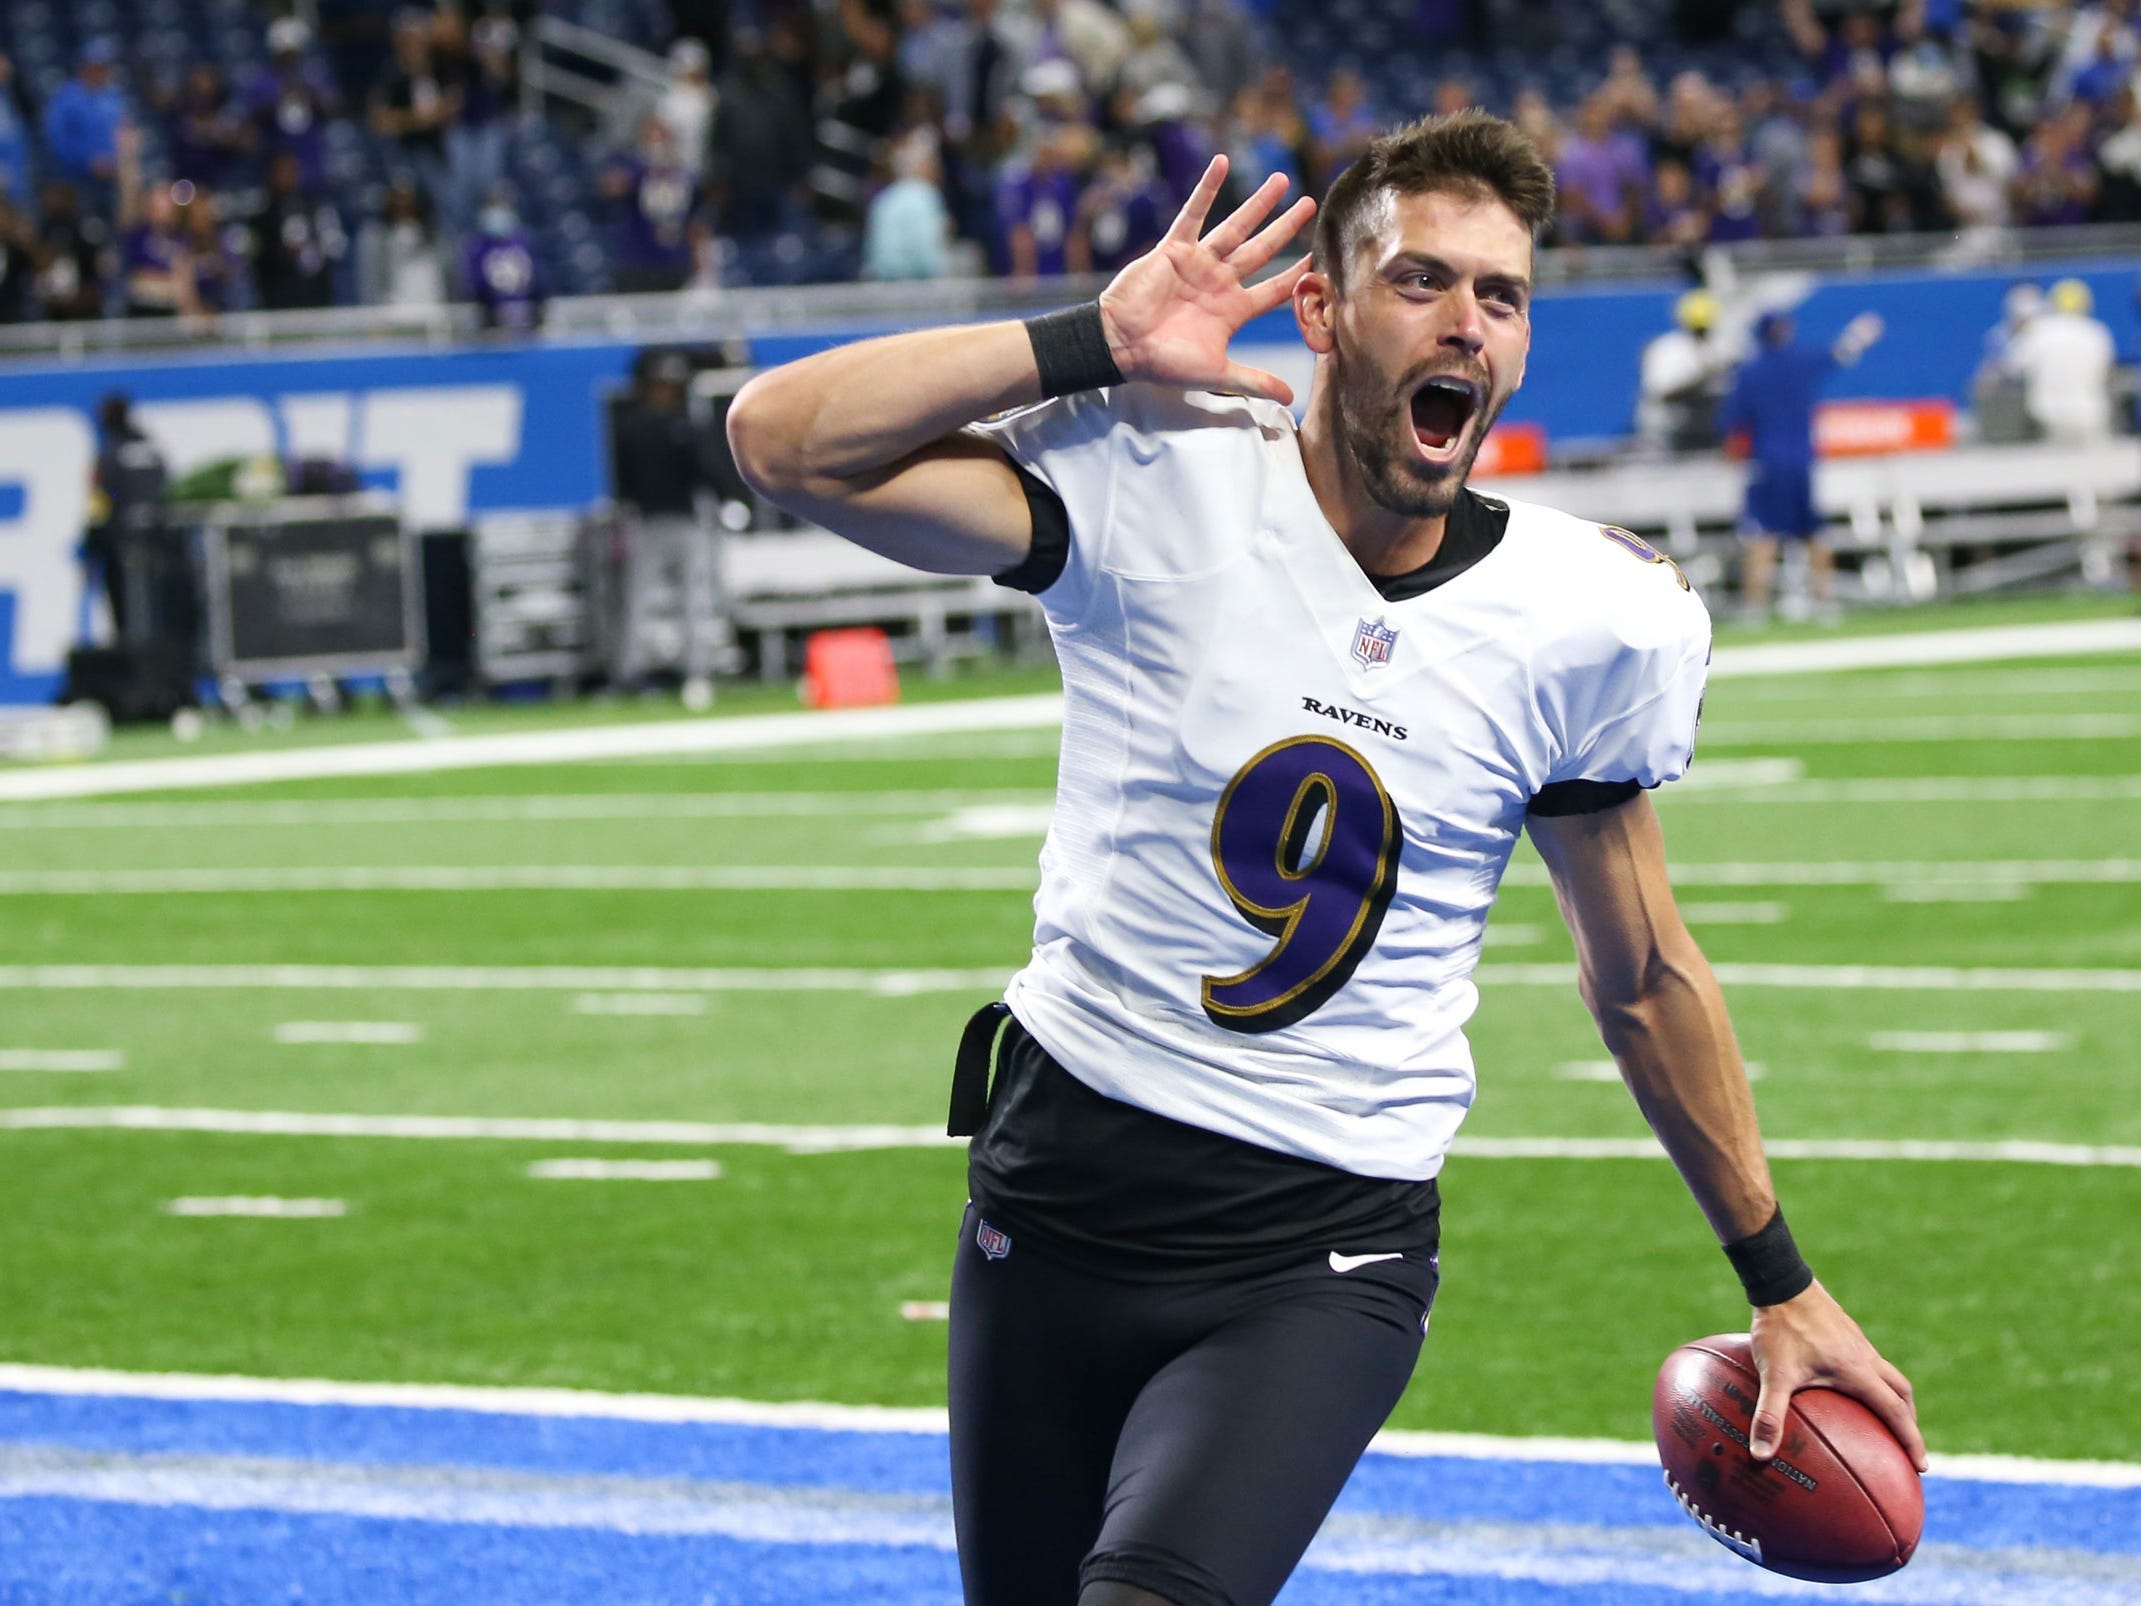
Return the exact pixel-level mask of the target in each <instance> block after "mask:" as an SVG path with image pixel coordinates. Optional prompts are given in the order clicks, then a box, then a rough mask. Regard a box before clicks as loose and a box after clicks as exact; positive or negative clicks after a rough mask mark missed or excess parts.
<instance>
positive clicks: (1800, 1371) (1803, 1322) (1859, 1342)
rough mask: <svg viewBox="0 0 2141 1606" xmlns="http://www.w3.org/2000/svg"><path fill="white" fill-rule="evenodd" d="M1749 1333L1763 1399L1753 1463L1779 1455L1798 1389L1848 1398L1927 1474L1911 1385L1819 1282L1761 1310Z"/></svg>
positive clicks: (1758, 1406) (1758, 1405) (1758, 1412)
mask: <svg viewBox="0 0 2141 1606" xmlns="http://www.w3.org/2000/svg"><path fill="white" fill-rule="evenodd" d="M1753 1332H1754V1359H1755V1366H1756V1368H1757V1369H1758V1370H1759V1371H1760V1372H1761V1374H1762V1397H1761V1398H1760V1399H1759V1400H1757V1401H1756V1402H1755V1408H1754V1432H1753V1433H1752V1435H1750V1437H1751V1439H1752V1443H1750V1444H1749V1446H1748V1449H1749V1451H1750V1452H1751V1453H1752V1454H1753V1456H1754V1458H1755V1459H1756V1460H1758V1461H1767V1460H1768V1459H1769V1458H1770V1457H1771V1456H1773V1455H1775V1454H1776V1453H1777V1441H1778V1440H1779V1439H1780V1438H1781V1437H1782V1436H1783V1432H1784V1412H1785V1408H1786V1407H1787V1406H1788V1405H1790V1404H1791V1398H1792V1395H1793V1394H1794V1393H1796V1392H1797V1391H1798V1390H1800V1389H1805V1388H1826V1389H1834V1390H1836V1392H1837V1393H1839V1394H1848V1395H1850V1396H1851V1397H1852V1398H1853V1399H1855V1400H1857V1401H1859V1402H1860V1403H1861V1404H1862V1405H1864V1406H1866V1407H1867V1408H1868V1409H1869V1410H1871V1411H1872V1412H1873V1414H1874V1415H1875V1416H1877V1417H1879V1418H1880V1419H1881V1421H1882V1422H1883V1423H1885V1424H1886V1425H1887V1428H1888V1431H1889V1432H1891V1433H1893V1434H1894V1435H1895V1436H1896V1440H1897V1442H1898V1443H1900V1444H1901V1445H1902V1446H1903V1449H1904V1453H1905V1454H1907V1455H1908V1456H1909V1457H1910V1458H1911V1465H1912V1466H1914V1467H1916V1468H1917V1469H1918V1470H1919V1471H1920V1472H1923V1471H1924V1470H1925V1435H1924V1434H1922V1433H1920V1432H1919V1431H1918V1407H1917V1405H1916V1404H1915V1403H1914V1402H1913V1401H1912V1398H1911V1383H1910V1379H1909V1378H1907V1377H1905V1376H1904V1375H1903V1374H1902V1373H1901V1372H1900V1371H1898V1370H1897V1369H1896V1368H1895V1367H1894V1366H1891V1365H1890V1364H1889V1363H1888V1362H1887V1361H1886V1360H1884V1359H1883V1358H1882V1356H1881V1353H1880V1352H1879V1351H1878V1350H1876V1349H1875V1348H1874V1347H1873V1344H1872V1343H1871V1341H1870V1340H1868V1339H1867V1337H1866V1335H1865V1334H1864V1333H1862V1332H1860V1331H1859V1325H1858V1323H1857V1322H1855V1321H1853V1320H1852V1319H1851V1318H1850V1316H1849V1315H1848V1314H1846V1313H1845V1311H1844V1308H1843V1306H1841V1305H1839V1304H1837V1302H1836V1300H1835V1298H1834V1297H1833V1296H1831V1294H1830V1293H1829V1291H1828V1290H1827V1289H1826V1288H1823V1287H1822V1286H1821V1284H1820V1283H1818V1282H1817V1283H1814V1284H1811V1285H1810V1286H1809V1287H1808V1288H1807V1290H1806V1291H1805V1292H1804V1293H1802V1294H1800V1295H1798V1296H1797V1297H1795V1298H1792V1299H1787V1300H1786V1301H1785V1302H1784V1303H1783V1304H1781V1305H1764V1306H1760V1307H1758V1308H1757V1309H1756V1310H1755V1313H1754V1321H1753Z"/></svg>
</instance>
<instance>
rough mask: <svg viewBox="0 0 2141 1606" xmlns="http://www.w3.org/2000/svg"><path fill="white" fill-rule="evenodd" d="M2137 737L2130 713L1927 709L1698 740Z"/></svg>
mask: <svg viewBox="0 0 2141 1606" xmlns="http://www.w3.org/2000/svg"><path fill="white" fill-rule="evenodd" d="M2134 736H2141V716H2137V715H2133V714H1952V715H1950V714H1928V715H1925V716H1923V717H1917V718H1900V719H1820V720H1792V721H1786V720H1778V721H1774V722H1771V721H1748V722H1745V723H1735V722H1733V721H1730V720H1725V721H1719V722H1717V723H1714V724H1706V725H1704V726H1703V728H1702V745H1703V746H1704V747H1705V748H1718V747H1805V746H1810V745H1830V744H1835V743H1840V742H2047V741H2052V742H2072V741H2121V740H2125V739H2127V738H2129V737H2134Z"/></svg>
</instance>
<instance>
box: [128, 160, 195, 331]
mask: <svg viewBox="0 0 2141 1606" xmlns="http://www.w3.org/2000/svg"><path fill="white" fill-rule="evenodd" d="M120 194H121V201H120V211H119V222H120V227H121V229H122V230H123V234H122V237H121V244H120V247H119V276H120V280H121V282H122V283H123V284H124V285H125V287H126V315H127V316H128V317H129V318H177V317H188V318H191V317H198V316H199V315H200V314H201V313H202V311H203V310H205V309H204V308H203V307H202V305H201V299H200V296H199V294H198V292H197V290H196V289H195V285H194V277H193V242H192V241H191V239H190V238H189V237H188V236H187V232H186V229H185V227H184V226H183V225H182V224H181V223H180V221H179V215H178V203H177V201H175V200H174V199H173V198H172V195H171V189H170V186H168V185H165V184H151V185H149V186H148V187H147V188H146V189H138V188H137V186H135V185H134V184H132V183H130V182H126V181H124V180H122V183H121V186H120Z"/></svg>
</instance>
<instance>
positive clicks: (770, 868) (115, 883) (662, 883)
mask: <svg viewBox="0 0 2141 1606" xmlns="http://www.w3.org/2000/svg"><path fill="white" fill-rule="evenodd" d="M1039 875H1040V872H1039V871H1038V870H1037V869H1034V868H1030V867H1025V866H1005V867H1002V868H991V867H987V866H971V865H950V866H944V867H942V868H934V867H929V866H923V865H754V864H710V865H688V864H684V865H680V864H646V865H640V864H495V865H470V864H420V865H380V864H347V865H291V866H285V867H276V868H272V869H250V868H240V867H231V868H216V869H155V870H4V871H0V897H137V896H151V897H153V896H157V895H160V894H192V893H209V894H219V895H220V894H228V893H244V892H275V893H289V892H329V893H332V892H1023V893H1029V894H1030V893H1031V892H1032V891H1033V888H1034V885H1035V883H1036V881H1037V880H1038V879H1039Z"/></svg>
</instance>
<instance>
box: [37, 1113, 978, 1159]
mask: <svg viewBox="0 0 2141 1606" xmlns="http://www.w3.org/2000/svg"><path fill="white" fill-rule="evenodd" d="M68 1130H71V1131H111V1132H221V1133H234V1134H238V1135H241V1136H247V1137H298V1138H415V1139H428V1140H437V1141H442V1142H468V1141H482V1142H523V1141H525V1142H533V1143H658V1144H678V1145H683V1146H686V1147H691V1148H699V1147H749V1148H760V1147H764V1148H778V1149H786V1150H788V1151H789V1152H790V1153H791V1154H835V1153H840V1152H843V1151H847V1150H857V1149H934V1148H951V1147H958V1146H960V1145H962V1144H964V1143H965V1141H966V1140H965V1139H964V1138H952V1137H947V1136H945V1134H944V1131H943V1129H942V1128H941V1127H929V1126H894V1125H892V1124H890V1123H885V1124H881V1125H862V1126H777V1125H772V1124H769V1123H766V1122H759V1121H603V1120H579V1119H573V1118H569V1117H568V1118H560V1117H549V1116H469V1115H330V1114H316V1113H313V1112H310V1111H296V1110H203V1109H166V1108H159V1107H156V1106H152V1105H105V1106H95V1105H71V1106H66V1105H63V1106H57V1107H50V1108H45V1109H0V1131H68Z"/></svg>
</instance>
